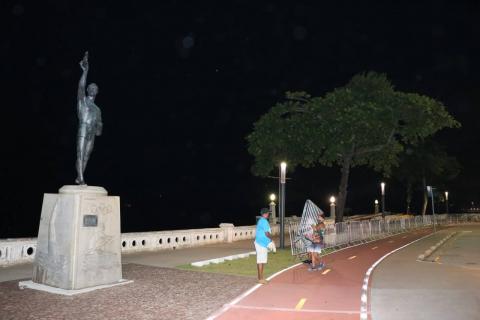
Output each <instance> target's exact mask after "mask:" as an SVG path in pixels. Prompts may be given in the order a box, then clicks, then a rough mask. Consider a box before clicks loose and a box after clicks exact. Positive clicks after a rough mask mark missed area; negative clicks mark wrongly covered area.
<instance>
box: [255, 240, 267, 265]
mask: <svg viewBox="0 0 480 320" xmlns="http://www.w3.org/2000/svg"><path fill="white" fill-rule="evenodd" d="M255 251H256V252H257V263H267V259H268V249H267V248H265V247H262V246H261V245H259V244H258V243H257V242H255Z"/></svg>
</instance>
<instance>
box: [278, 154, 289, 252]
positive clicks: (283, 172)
mask: <svg viewBox="0 0 480 320" xmlns="http://www.w3.org/2000/svg"><path fill="white" fill-rule="evenodd" d="M286 175H287V163H286V162H282V163H280V175H279V176H280V193H279V201H278V202H279V203H278V205H279V209H280V210H279V216H280V249H285V180H286Z"/></svg>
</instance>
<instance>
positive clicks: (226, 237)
mask: <svg viewBox="0 0 480 320" xmlns="http://www.w3.org/2000/svg"><path fill="white" fill-rule="evenodd" d="M271 228H272V234H273V235H277V234H278V233H279V231H280V230H279V226H278V225H272V226H271ZM254 238H255V226H239V227H235V226H234V225H233V224H229V223H226V224H225V223H222V224H221V225H220V227H219V228H206V229H188V230H172V231H153V232H132V233H122V235H121V242H120V245H121V250H122V253H134V252H145V251H158V250H175V249H181V248H188V247H197V246H204V245H209V244H215V243H222V242H232V241H239V240H246V239H254ZM36 248H37V238H16V239H5V240H0V267H1V266H8V265H13V264H20V263H26V262H32V261H33V259H34V257H35V251H36Z"/></svg>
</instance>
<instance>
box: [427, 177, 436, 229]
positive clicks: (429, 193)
mask: <svg viewBox="0 0 480 320" xmlns="http://www.w3.org/2000/svg"><path fill="white" fill-rule="evenodd" d="M434 189H435V188H433V187H432V186H427V192H428V195H429V196H430V197H431V198H432V218H433V232H437V226H436V225H435V220H436V219H435V204H434V202H433V190H434Z"/></svg>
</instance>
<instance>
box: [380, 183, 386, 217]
mask: <svg viewBox="0 0 480 320" xmlns="http://www.w3.org/2000/svg"><path fill="white" fill-rule="evenodd" d="M380 189H381V191H382V217H385V182H382V183H380Z"/></svg>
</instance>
